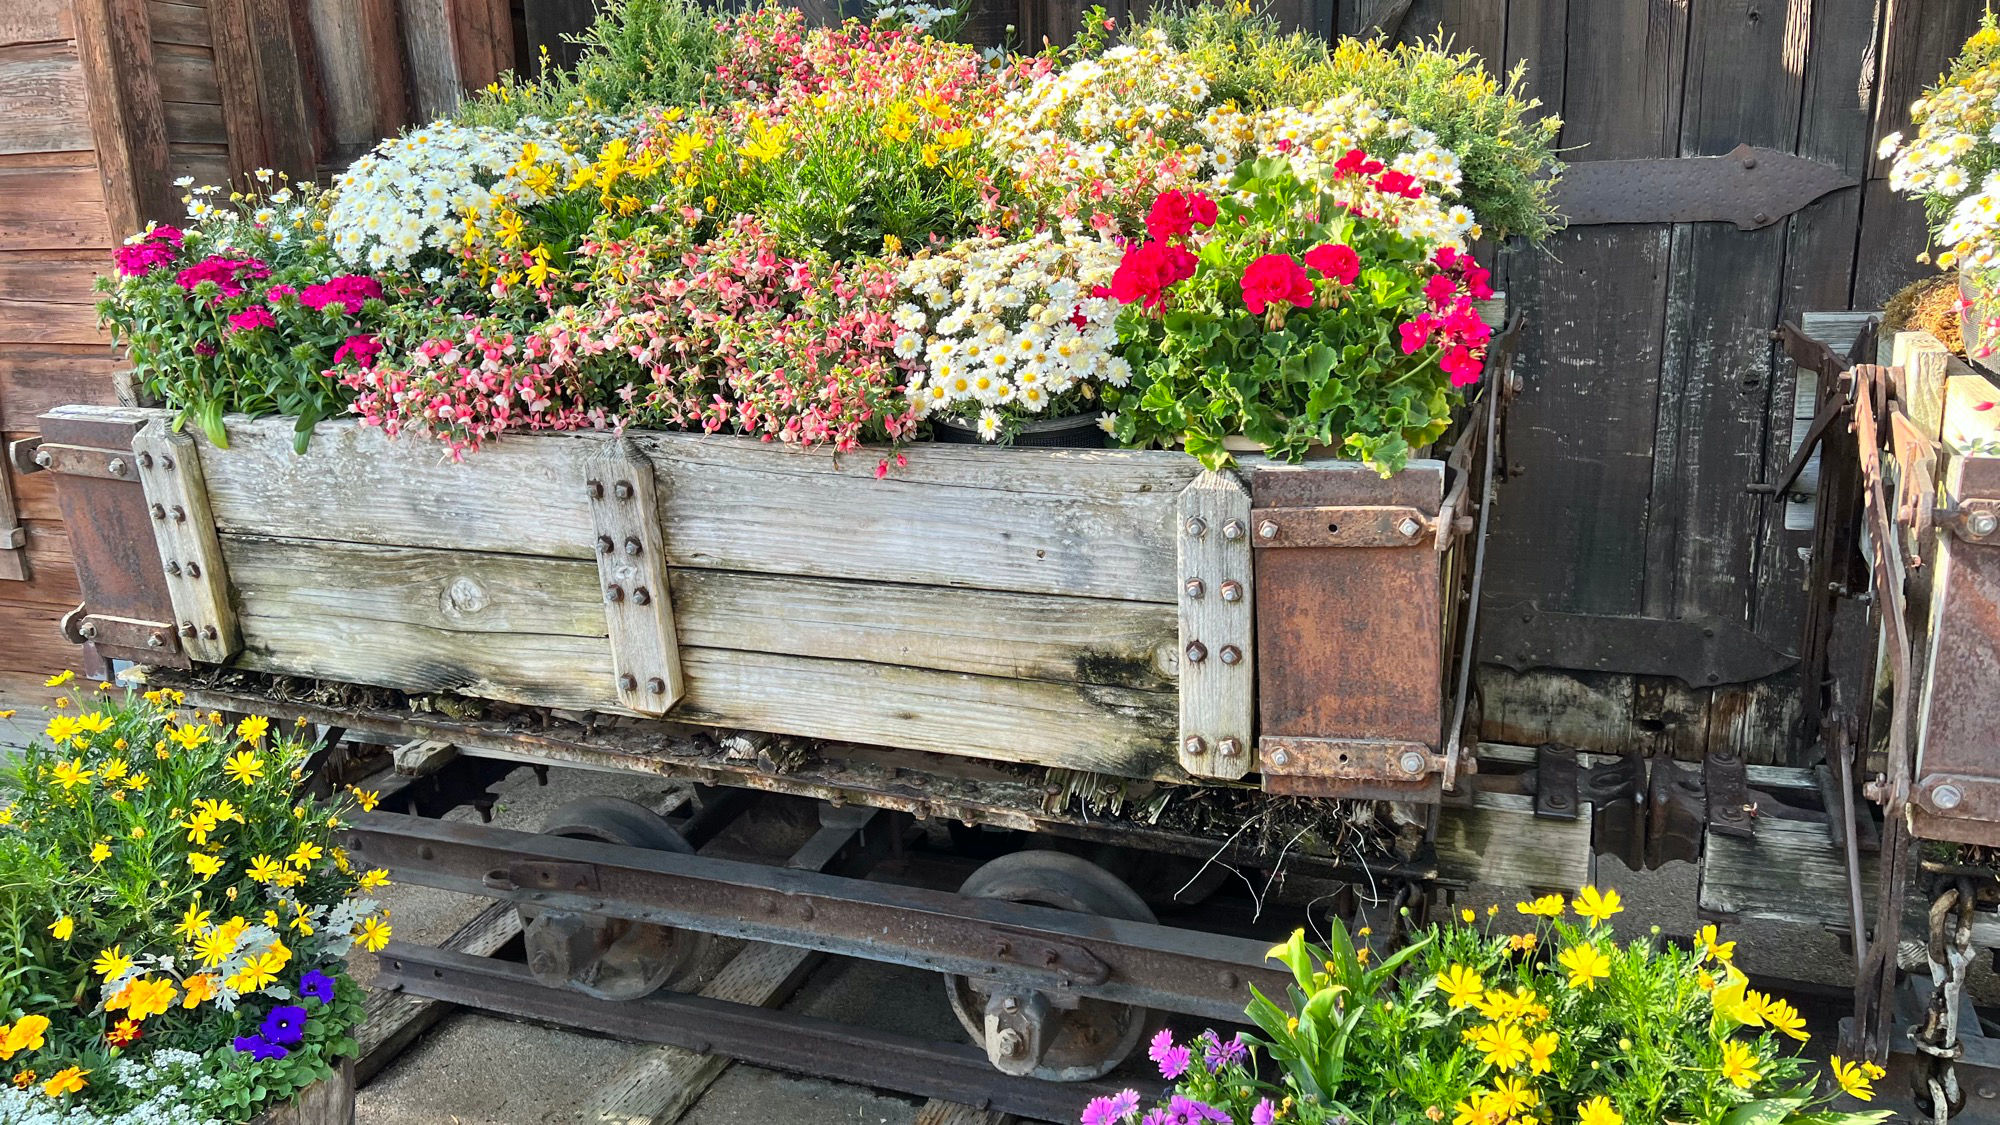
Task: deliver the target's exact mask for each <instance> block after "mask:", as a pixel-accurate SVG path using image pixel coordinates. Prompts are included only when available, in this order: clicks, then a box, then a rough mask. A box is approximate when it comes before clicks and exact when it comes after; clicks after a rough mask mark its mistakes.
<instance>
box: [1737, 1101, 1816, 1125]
mask: <svg viewBox="0 0 2000 1125" xmlns="http://www.w3.org/2000/svg"><path fill="white" fill-rule="evenodd" d="M1805 1104H1806V1099H1804V1098H1764V1099H1762V1100H1759V1101H1754V1102H1745V1103H1743V1104H1742V1105H1739V1106H1737V1107H1736V1108H1735V1109H1732V1110H1730V1111H1729V1112H1728V1113H1726V1114H1724V1115H1723V1118H1722V1125H1779V1123H1780V1122H1782V1121H1784V1120H1785V1119H1786V1118H1788V1117H1790V1116H1791V1115H1792V1113H1793V1112H1794V1111H1795V1110H1797V1109H1798V1108H1799V1107H1801V1106H1803V1105H1805Z"/></svg>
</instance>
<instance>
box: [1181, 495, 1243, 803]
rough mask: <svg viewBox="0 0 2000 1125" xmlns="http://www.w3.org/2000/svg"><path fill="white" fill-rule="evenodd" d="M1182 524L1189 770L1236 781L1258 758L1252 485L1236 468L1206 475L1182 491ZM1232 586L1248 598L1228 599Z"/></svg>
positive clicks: (1184, 730)
mask: <svg viewBox="0 0 2000 1125" xmlns="http://www.w3.org/2000/svg"><path fill="white" fill-rule="evenodd" d="M1179 521H1180V522H1179V528H1178V535H1177V539H1178V543H1179V549H1178V559H1179V564H1180V569H1179V571H1178V576H1179V578H1180V582H1181V585H1180V605H1179V615H1178V616H1179V623H1180V630H1179V640H1180V646H1179V649H1178V651H1179V653H1180V657H1181V677H1180V679H1181V691H1180V750H1179V752H1180V763H1181V768H1182V769H1184V770H1186V771H1188V772H1189V773H1191V774H1194V775H1196V776H1199V777H1217V778H1223V779H1225V780H1234V779H1236V778H1239V777H1242V776H1244V775H1245V774H1247V773H1249V772H1250V771H1251V769H1252V768H1253V766H1254V764H1255V759H1256V753H1255V746H1256V743H1255V738H1256V734H1257V642H1256V635H1255V623H1256V617H1255V616H1254V613H1253V593H1254V588H1255V584H1254V582H1253V581H1252V574H1251V557H1250V556H1251V548H1250V536H1251V530H1250V490H1249V489H1248V488H1245V487H1244V486H1243V482H1242V481H1241V480H1239V479H1237V477H1236V474H1234V473H1217V472H1203V473H1202V474H1201V475H1200V476H1198V477H1196V478H1194V480H1193V481H1192V482H1190V483H1189V484H1188V486H1187V488H1185V489H1183V490H1182V491H1181V497H1180V512H1179ZM1225 583H1229V584H1232V585H1233V586H1234V587H1235V588H1237V589H1240V590H1241V595H1240V596H1239V597H1238V598H1236V599H1233V600H1232V599H1225V598H1224V596H1223V587H1224V584H1225ZM1230 652H1233V653H1235V654H1236V659H1234V660H1230V659H1228V658H1227V654H1228V653H1230Z"/></svg>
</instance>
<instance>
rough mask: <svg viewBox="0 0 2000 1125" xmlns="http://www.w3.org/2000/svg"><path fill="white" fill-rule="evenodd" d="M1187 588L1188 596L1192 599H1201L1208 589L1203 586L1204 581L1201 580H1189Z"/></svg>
mask: <svg viewBox="0 0 2000 1125" xmlns="http://www.w3.org/2000/svg"><path fill="white" fill-rule="evenodd" d="M1186 588H1187V596H1188V597H1190V598H1198V597H1201V595H1202V593H1203V592H1204V591H1206V590H1207V589H1208V587H1207V586H1205V585H1203V584H1202V581H1201V579H1199V578H1190V579H1188V580H1187V587H1186Z"/></svg>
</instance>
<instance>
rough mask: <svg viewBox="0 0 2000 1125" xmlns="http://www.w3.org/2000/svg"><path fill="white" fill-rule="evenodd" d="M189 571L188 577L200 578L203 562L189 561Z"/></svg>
mask: <svg viewBox="0 0 2000 1125" xmlns="http://www.w3.org/2000/svg"><path fill="white" fill-rule="evenodd" d="M187 572H188V577H189V578H200V577H201V564H200V563H198V562H190V563H188V564H187Z"/></svg>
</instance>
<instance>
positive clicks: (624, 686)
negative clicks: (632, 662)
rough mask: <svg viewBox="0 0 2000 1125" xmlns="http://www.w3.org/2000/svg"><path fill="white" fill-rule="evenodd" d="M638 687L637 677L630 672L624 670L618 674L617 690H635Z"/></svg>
mask: <svg viewBox="0 0 2000 1125" xmlns="http://www.w3.org/2000/svg"><path fill="white" fill-rule="evenodd" d="M638 687H639V677H637V676H634V675H633V674H632V673H630V672H625V673H622V674H620V675H619V677H618V690H619V691H636V690H637V689H638Z"/></svg>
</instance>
